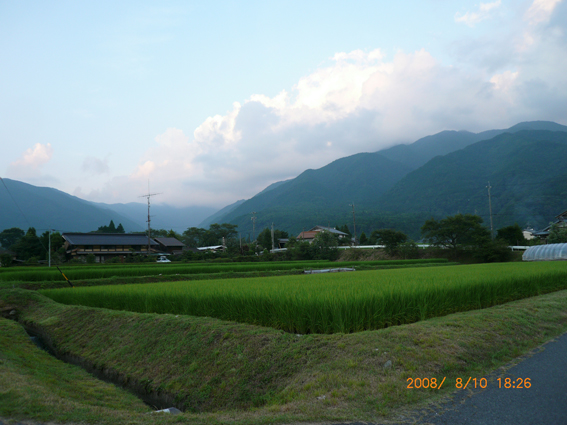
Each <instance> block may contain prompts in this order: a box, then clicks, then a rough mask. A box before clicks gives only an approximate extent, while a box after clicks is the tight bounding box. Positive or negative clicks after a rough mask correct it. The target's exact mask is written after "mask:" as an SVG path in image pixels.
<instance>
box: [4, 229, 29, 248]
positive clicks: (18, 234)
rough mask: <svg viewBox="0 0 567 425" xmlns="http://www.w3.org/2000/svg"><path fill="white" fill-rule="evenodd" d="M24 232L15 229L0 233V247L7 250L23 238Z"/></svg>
mask: <svg viewBox="0 0 567 425" xmlns="http://www.w3.org/2000/svg"><path fill="white" fill-rule="evenodd" d="M24 234H25V233H24V231H23V230H22V229H19V228H17V227H12V228H11V229H5V230H2V232H0V245H2V247H3V248H6V249H9V248H10V247H11V246H12V245H14V244H15V243H16V242H18V241H19V240H20V239H21V238H23V237H24Z"/></svg>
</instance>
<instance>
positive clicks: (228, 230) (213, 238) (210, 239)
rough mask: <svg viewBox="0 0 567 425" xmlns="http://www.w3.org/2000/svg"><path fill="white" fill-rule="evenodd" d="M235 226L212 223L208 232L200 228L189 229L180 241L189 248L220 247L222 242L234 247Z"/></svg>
mask: <svg viewBox="0 0 567 425" xmlns="http://www.w3.org/2000/svg"><path fill="white" fill-rule="evenodd" d="M237 227H238V226H237V225H236V224H229V223H223V224H218V223H214V224H211V225H210V226H209V229H208V230H205V229H202V228H200V227H190V228H189V229H187V230H185V231H184V232H183V236H182V241H183V243H184V244H185V245H187V246H189V247H194V248H197V247H200V246H212V245H220V244H222V242H223V238H224V242H225V243H226V244H232V245H235V241H236V235H237V234H238V232H237V230H236V229H237Z"/></svg>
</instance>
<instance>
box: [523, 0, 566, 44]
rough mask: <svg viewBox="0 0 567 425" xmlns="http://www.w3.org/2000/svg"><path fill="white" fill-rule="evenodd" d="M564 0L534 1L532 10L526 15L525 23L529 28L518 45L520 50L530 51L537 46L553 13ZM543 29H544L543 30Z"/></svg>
mask: <svg viewBox="0 0 567 425" xmlns="http://www.w3.org/2000/svg"><path fill="white" fill-rule="evenodd" d="M561 2H562V0H534V2H533V3H532V5H531V6H530V8H529V9H528V10H527V11H526V13H525V14H524V21H525V22H527V23H528V26H527V27H526V28H525V29H524V33H523V39H522V40H521V42H520V43H519V44H518V48H519V50H526V49H529V48H530V47H531V46H533V45H534V44H536V42H537V41H538V40H540V39H541V37H542V31H545V29H546V24H548V23H549V21H550V19H551V17H552V15H553V12H554V10H555V8H556V7H557V5H559V4H560V3H561ZM542 27H543V29H542Z"/></svg>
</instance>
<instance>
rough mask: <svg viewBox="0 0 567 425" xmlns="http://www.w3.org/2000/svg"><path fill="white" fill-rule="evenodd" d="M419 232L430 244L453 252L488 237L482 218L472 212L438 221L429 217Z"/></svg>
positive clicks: (474, 244) (476, 244) (479, 242)
mask: <svg viewBox="0 0 567 425" xmlns="http://www.w3.org/2000/svg"><path fill="white" fill-rule="evenodd" d="M421 233H422V235H423V237H424V239H425V240H427V241H428V242H429V243H430V244H432V245H435V246H438V247H442V248H448V249H450V250H452V251H453V252H455V251H457V250H458V249H459V248H462V247H466V246H478V245H479V244H481V243H482V242H483V241H484V240H486V239H487V238H489V237H490V232H489V231H488V229H487V228H486V227H484V226H483V225H482V218H480V217H479V216H478V215H472V214H457V215H454V216H451V217H447V218H444V219H442V220H439V221H437V220H435V219H434V218H430V219H429V220H427V221H426V222H425V224H424V225H423V226H422V227H421Z"/></svg>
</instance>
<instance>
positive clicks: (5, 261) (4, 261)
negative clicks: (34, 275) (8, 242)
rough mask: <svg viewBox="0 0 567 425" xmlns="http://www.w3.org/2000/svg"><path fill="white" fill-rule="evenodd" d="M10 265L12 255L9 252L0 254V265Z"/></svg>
mask: <svg viewBox="0 0 567 425" xmlns="http://www.w3.org/2000/svg"><path fill="white" fill-rule="evenodd" d="M11 265H12V256H11V255H10V254H2V255H0V266H2V267H10V266H11Z"/></svg>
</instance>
